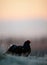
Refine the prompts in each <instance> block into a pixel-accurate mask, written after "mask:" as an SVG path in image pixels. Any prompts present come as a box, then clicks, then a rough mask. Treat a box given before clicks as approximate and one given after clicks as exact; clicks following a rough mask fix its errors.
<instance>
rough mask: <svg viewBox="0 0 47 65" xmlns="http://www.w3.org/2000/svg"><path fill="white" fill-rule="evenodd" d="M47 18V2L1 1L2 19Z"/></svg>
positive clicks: (41, 0)
mask: <svg viewBox="0 0 47 65" xmlns="http://www.w3.org/2000/svg"><path fill="white" fill-rule="evenodd" d="M36 17H42V18H47V0H20V1H19V0H0V19H23V18H36Z"/></svg>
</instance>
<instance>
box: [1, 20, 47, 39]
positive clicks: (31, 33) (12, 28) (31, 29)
mask: <svg viewBox="0 0 47 65" xmlns="http://www.w3.org/2000/svg"><path fill="white" fill-rule="evenodd" d="M0 36H8V37H9V36H13V37H26V38H27V37H31V38H32V37H41V36H47V20H44V19H38V20H37V19H36V20H29V19H28V20H21V21H19V20H17V21H16V20H11V21H9V22H8V20H7V21H4V20H3V21H2V22H0Z"/></svg>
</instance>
